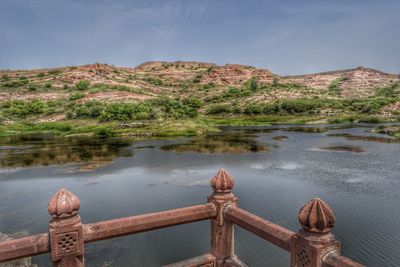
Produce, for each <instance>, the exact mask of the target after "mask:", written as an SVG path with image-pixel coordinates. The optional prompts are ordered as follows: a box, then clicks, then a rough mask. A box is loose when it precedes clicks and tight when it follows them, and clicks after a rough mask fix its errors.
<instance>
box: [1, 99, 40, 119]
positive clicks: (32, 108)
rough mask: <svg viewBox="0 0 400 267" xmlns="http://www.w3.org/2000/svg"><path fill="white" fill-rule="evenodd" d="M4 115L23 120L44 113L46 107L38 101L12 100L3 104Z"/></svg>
mask: <svg viewBox="0 0 400 267" xmlns="http://www.w3.org/2000/svg"><path fill="white" fill-rule="evenodd" d="M2 108H3V110H4V113H6V114H9V115H12V116H16V117H21V118H24V117H26V116H27V115H29V114H41V113H44V112H45V110H46V108H47V105H46V104H45V103H44V102H42V101H40V100H32V101H22V100H14V101H7V102H5V103H3V106H2Z"/></svg>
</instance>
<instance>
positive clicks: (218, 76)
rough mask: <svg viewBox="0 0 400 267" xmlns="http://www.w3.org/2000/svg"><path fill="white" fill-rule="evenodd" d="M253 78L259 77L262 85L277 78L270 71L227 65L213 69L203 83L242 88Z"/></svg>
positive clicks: (203, 79)
mask: <svg viewBox="0 0 400 267" xmlns="http://www.w3.org/2000/svg"><path fill="white" fill-rule="evenodd" d="M252 77H257V79H258V81H259V82H262V83H272V82H273V80H274V78H277V76H276V75H274V74H272V73H271V72H269V71H268V70H263V69H256V68H254V67H250V66H245V65H239V64H227V65H225V66H222V67H215V68H213V69H212V70H211V71H210V72H209V73H208V74H207V75H205V76H204V77H203V78H202V80H201V82H202V83H215V84H222V85H233V86H241V85H243V84H244V83H245V82H246V81H247V80H249V79H250V78H252Z"/></svg>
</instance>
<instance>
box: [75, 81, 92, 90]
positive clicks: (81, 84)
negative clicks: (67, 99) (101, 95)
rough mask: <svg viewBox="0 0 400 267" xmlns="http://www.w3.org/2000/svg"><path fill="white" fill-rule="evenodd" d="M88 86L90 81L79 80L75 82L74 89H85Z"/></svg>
mask: <svg viewBox="0 0 400 267" xmlns="http://www.w3.org/2000/svg"><path fill="white" fill-rule="evenodd" d="M89 86H90V82H89V81H88V80H80V81H79V82H77V83H76V84H75V87H76V89H78V90H81V91H83V90H87V89H88V88H89Z"/></svg>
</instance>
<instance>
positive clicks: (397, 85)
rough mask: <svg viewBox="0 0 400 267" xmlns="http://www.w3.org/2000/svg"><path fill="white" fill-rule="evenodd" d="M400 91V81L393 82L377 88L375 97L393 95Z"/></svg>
mask: <svg viewBox="0 0 400 267" xmlns="http://www.w3.org/2000/svg"><path fill="white" fill-rule="evenodd" d="M399 92H400V82H394V83H392V84H390V85H388V86H384V87H381V88H378V89H377V90H376V92H375V96H377V97H395V96H396V95H398V94H399Z"/></svg>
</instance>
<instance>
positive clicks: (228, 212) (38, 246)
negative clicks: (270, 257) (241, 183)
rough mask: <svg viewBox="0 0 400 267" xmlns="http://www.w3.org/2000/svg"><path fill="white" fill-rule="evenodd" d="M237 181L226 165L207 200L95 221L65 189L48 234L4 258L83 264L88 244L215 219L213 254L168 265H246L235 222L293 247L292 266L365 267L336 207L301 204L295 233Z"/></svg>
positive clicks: (12, 248)
mask: <svg viewBox="0 0 400 267" xmlns="http://www.w3.org/2000/svg"><path fill="white" fill-rule="evenodd" d="M233 184H234V180H233V178H232V176H230V175H229V174H228V173H227V172H226V171H225V170H223V169H222V170H220V171H219V172H218V173H217V174H216V175H215V176H214V177H213V178H212V180H211V186H212V188H213V191H214V192H213V193H212V195H211V196H209V197H208V203H207V204H203V205H198V206H192V207H186V208H180V209H174V210H168V211H162V212H156V213H150V214H144V215H139V216H132V217H125V218H120V219H114V220H108V221H102V222H97V223H91V224H83V223H82V221H81V218H80V216H79V214H78V210H79V207H80V202H79V199H78V198H77V197H76V196H75V195H74V194H73V193H71V192H69V191H68V190H66V189H61V190H59V191H58V192H57V193H56V194H55V195H54V196H53V198H52V199H51V200H50V202H49V204H48V211H49V214H50V215H51V221H50V223H49V233H43V234H37V235H31V236H27V237H23V238H18V239H13V240H7V241H3V242H1V243H0V262H6V261H9V260H14V259H18V258H23V257H28V256H34V255H38V254H44V253H48V252H50V253H51V260H52V262H53V266H57V267H62V266H68V267H83V266H85V260H84V254H85V250H84V244H85V243H88V242H94V241H98V240H103V239H108V238H113V237H118V236H123V235H128V234H134V233H139V232H144V231H149V230H154V229H158V228H163V227H168V226H173V225H178V224H185V223H190V222H196V221H201V220H208V219H210V220H211V251H210V253H209V254H205V255H201V256H199V257H196V258H192V259H188V260H185V261H181V262H178V263H173V264H170V265H165V266H169V267H177V266H192V267H195V266H203V267H222V266H224V267H225V266H246V265H245V264H244V263H243V262H241V261H240V260H239V259H238V258H237V256H236V255H235V252H234V225H237V226H240V227H242V228H244V229H246V230H248V231H250V232H252V233H253V234H256V235H257V236H259V237H261V238H263V239H265V240H267V241H269V242H271V243H272V244H274V245H276V246H278V247H280V248H282V249H284V250H286V251H288V252H289V253H290V255H291V258H290V265H291V266H349V267H350V266H353V267H355V266H357V267H358V266H363V265H361V264H359V263H356V262H354V261H352V260H350V259H348V258H345V257H343V256H341V255H340V242H339V241H337V240H336V239H335V238H334V236H333V235H332V234H331V233H330V230H331V229H332V228H333V225H334V216H333V212H332V210H331V208H330V207H329V206H328V205H327V204H326V203H325V202H324V201H322V200H321V199H318V198H316V199H312V200H311V201H310V202H308V203H307V204H306V205H305V206H304V207H303V208H301V210H300V213H299V221H300V224H301V226H302V228H301V229H300V230H299V231H298V232H293V231H291V230H288V229H285V228H283V227H281V226H279V225H276V224H273V223H271V222H269V221H267V220H265V219H263V218H260V217H258V216H256V215H254V214H252V213H250V212H247V211H245V210H243V209H241V208H239V207H238V205H237V200H238V199H237V198H236V197H235V196H234V194H233V193H232V192H231V191H232V188H233Z"/></svg>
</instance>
